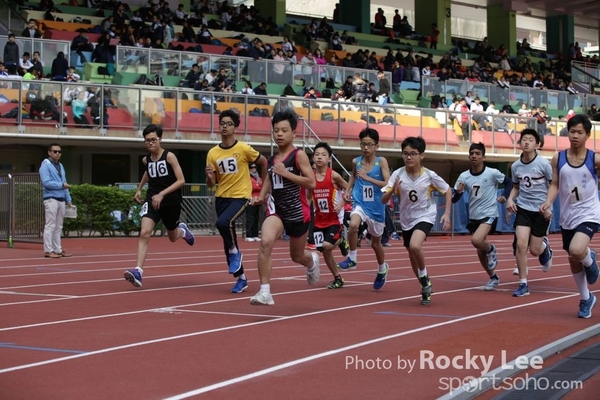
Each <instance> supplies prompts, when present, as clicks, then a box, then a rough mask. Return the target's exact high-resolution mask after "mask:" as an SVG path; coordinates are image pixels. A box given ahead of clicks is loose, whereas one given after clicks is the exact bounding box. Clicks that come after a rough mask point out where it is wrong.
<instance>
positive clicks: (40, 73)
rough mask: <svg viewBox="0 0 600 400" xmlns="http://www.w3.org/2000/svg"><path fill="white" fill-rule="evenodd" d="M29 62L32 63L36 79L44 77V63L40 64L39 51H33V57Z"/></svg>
mask: <svg viewBox="0 0 600 400" xmlns="http://www.w3.org/2000/svg"><path fill="white" fill-rule="evenodd" d="M31 63H32V64H33V69H34V70H35V72H34V74H35V75H36V76H37V79H43V78H44V64H42V61H41V60H40V52H39V51H34V52H33V59H32V60H31Z"/></svg>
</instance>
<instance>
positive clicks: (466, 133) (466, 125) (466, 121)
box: [459, 99, 471, 142]
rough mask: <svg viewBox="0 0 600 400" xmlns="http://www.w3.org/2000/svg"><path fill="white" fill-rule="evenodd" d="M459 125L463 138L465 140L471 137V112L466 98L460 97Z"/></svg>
mask: <svg viewBox="0 0 600 400" xmlns="http://www.w3.org/2000/svg"><path fill="white" fill-rule="evenodd" d="M459 111H460V112H461V114H460V127H461V129H462V134H463V139H464V140H466V141H467V142H468V141H469V140H470V138H471V114H470V113H469V107H467V100H466V99H460V110H459Z"/></svg>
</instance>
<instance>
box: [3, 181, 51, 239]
mask: <svg viewBox="0 0 600 400" xmlns="http://www.w3.org/2000/svg"><path fill="white" fill-rule="evenodd" d="M44 223H45V216H44V205H43V202H42V183H41V181H40V176H39V174H36V173H30V174H27V173H21V174H7V175H0V241H5V242H7V243H8V247H12V246H13V243H14V242H29V243H43V233H44Z"/></svg>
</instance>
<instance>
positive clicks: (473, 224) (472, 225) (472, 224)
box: [467, 217, 498, 235]
mask: <svg viewBox="0 0 600 400" xmlns="http://www.w3.org/2000/svg"><path fill="white" fill-rule="evenodd" d="M481 224H488V225H491V226H492V227H491V228H490V233H489V234H492V233H494V232H496V225H497V224H498V217H488V218H482V219H470V220H469V223H468V224H467V229H468V230H469V232H471V235H472V234H474V233H475V231H477V228H479V225H481Z"/></svg>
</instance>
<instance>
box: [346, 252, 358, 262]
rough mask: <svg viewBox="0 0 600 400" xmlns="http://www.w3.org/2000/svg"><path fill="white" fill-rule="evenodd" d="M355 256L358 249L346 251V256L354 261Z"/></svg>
mask: <svg viewBox="0 0 600 400" xmlns="http://www.w3.org/2000/svg"><path fill="white" fill-rule="evenodd" d="M357 256H358V250H350V251H349V252H348V258H349V259H351V260H352V261H354V262H356V258H357Z"/></svg>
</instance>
